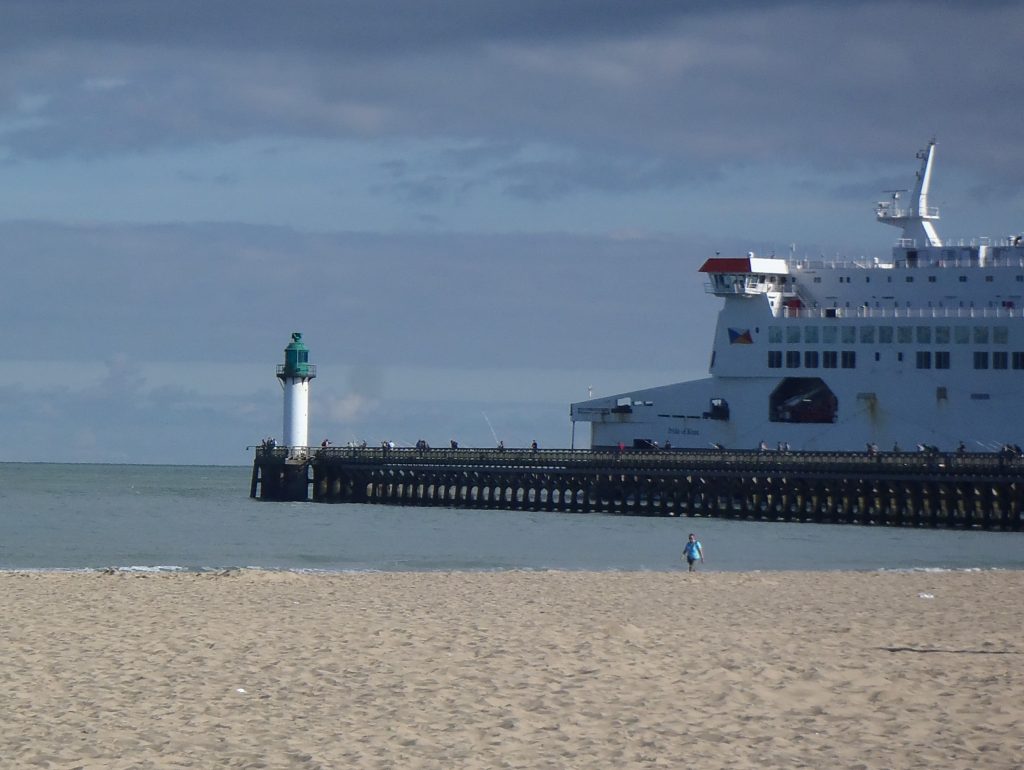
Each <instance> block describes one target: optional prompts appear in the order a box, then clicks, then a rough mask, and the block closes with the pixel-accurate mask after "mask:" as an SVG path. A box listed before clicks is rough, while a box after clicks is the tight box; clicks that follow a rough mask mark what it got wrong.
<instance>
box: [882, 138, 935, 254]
mask: <svg viewBox="0 0 1024 770" xmlns="http://www.w3.org/2000/svg"><path fill="white" fill-rule="evenodd" d="M917 158H918V159H919V160H920V161H921V168H920V169H919V170H918V172H917V179H916V181H915V183H914V190H913V192H912V193H911V194H910V201H909V205H908V206H902V205H901V201H900V193H901V192H905V191H904V190H894V191H892V197H891V198H890V199H889V200H887V201H881V202H879V204H878V207H877V208H876V209H875V216H876V217H877V219H878V221H879V222H883V223H884V224H887V225H893V226H894V227H902V228H903V235H902V236H901V238H900V240H901V242H903V243H904V245H908V246H941V245H942V241H941V240H940V239H939V236H938V234H936V232H935V227H934V225H932V222H933V221H935V220H937V219H938V218H939V210H938V208H936V207H934V206H929V205H928V189H929V188H930V187H931V184H932V163H933V162H934V160H935V140H934V139H932V140H931V141H930V142H928V148H927V149H924V150H921V151H920V152H918V153H917Z"/></svg>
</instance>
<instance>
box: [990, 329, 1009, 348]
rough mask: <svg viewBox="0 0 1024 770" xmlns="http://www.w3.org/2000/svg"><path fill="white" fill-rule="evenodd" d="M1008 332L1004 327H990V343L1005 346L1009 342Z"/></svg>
mask: <svg viewBox="0 0 1024 770" xmlns="http://www.w3.org/2000/svg"><path fill="white" fill-rule="evenodd" d="M1009 337H1010V330H1009V329H1008V328H1007V327H1005V326H993V327H992V342H993V343H995V344H996V345H1005V344H1006V343H1007V342H1009V341H1010V340H1009Z"/></svg>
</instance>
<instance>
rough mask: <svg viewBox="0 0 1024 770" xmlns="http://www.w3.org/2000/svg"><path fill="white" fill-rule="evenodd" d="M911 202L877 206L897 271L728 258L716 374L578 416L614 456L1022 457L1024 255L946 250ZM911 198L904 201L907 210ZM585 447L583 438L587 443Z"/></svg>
mask: <svg viewBox="0 0 1024 770" xmlns="http://www.w3.org/2000/svg"><path fill="white" fill-rule="evenodd" d="M917 158H918V159H919V160H920V168H919V170H918V171H917V175H916V182H915V185H914V188H913V191H912V192H911V193H910V194H909V196H906V191H898V192H894V193H892V195H891V197H890V198H889V199H887V200H885V201H882V202H880V203H878V204H877V208H876V211H875V215H876V218H877V220H878V221H879V222H882V223H884V224H887V225H894V226H896V227H899V228H901V229H902V234H901V236H900V237H899V239H898V240H897V242H896V244H895V246H894V247H893V249H892V255H891V256H890V257H888V258H874V259H870V260H858V261H830V260H808V259H794V258H789V259H779V258H775V257H768V258H766V257H759V256H755V255H754V254H753V253H748V254H747V256H745V257H721V256H715V257H712V258H710V259H708V260H707V261H706V262H705V263H704V264H703V266H702V267H701V268H700V272H702V273H704V274H705V275H706V276H707V283H706V290H707V291H708V292H709V293H711V294H714V295H715V296H716V297H721V298H722V300H723V305H722V309H721V311H720V312H719V315H718V322H717V327H716V329H715V338H714V345H713V348H712V353H711V364H710V371H709V374H710V376H709V377H707V378H704V379H700V380H694V381H690V382H682V383H676V384H672V385H664V386H661V387H655V388H649V389H643V390H637V391H633V392H629V393H620V394H617V395H613V396H607V397H603V398H595V399H590V400H587V401H581V402H578V403H574V404H572V405H571V407H570V418H571V420H572V422H573V435H574V437H575V433H576V423H578V422H585V423H590V426H591V431H590V432H591V440H590V444H591V446H592V448H595V449H599V448H600V449H607V448H643V449H647V448H653V447H658V448H676V447H679V448H705V449H706V448H708V447H715V446H717V447H723V448H728V449H757V448H760V449H772V450H775V449H790V450H793V451H797V450H815V451H820V450H837V451H865V449H867V450H875V449H878V450H881V451H910V450H914V449H922V448H923V449H938V450H942V451H954V450H960V451H996V450H999V449H1001V448H1005V447H1008V446H1009V447H1013V446H1015V445H1017V444H1019V443H1024V420H1022V419H1021V417H1020V416H1019V415H1020V410H1021V407H1022V404H1021V403H1020V401H1021V399H1020V396H1021V394H1022V392H1024V320H1022V310H1024V300H1022V295H1024V243H1022V238H1021V236H1020V235H1016V236H1011V237H1008V238H1001V239H989V238H979V239H977V240H974V241H966V242H965V241H958V242H952V241H942V240H941V239H940V238H939V236H938V234H937V233H936V230H935V221H936V220H938V218H939V213H938V210H937V209H936V208H935V207H933V206H930V205H929V203H928V191H929V187H930V185H931V178H932V166H933V163H934V160H935V140H934V139H933V140H932V141H931V142H929V144H928V147H927V148H926V149H924V150H922V151H920V152H919V153H918V154H917ZM904 196H906V197H904ZM574 441H575V439H574Z"/></svg>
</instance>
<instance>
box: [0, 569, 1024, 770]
mask: <svg viewBox="0 0 1024 770" xmlns="http://www.w3.org/2000/svg"><path fill="white" fill-rule="evenodd" d="M1022 596H1024V572H955V573H950V572H944V573H924V572H915V573H806V572H805V573H795V572H765V573H747V574H745V573H713V572H703V573H697V574H693V575H688V574H686V573H685V572H642V573H583V572H494V573H369V574H345V575H309V574H293V573H283V572H282V573H275V572H260V571H231V572H228V573H221V574H212V573H206V574H160V575H157V574H138V573H114V574H102V573H91V574H88V573H78V574H67V573H3V574H0V606H2V608H3V631H2V634H0V656H2V657H0V693H2V694H3V697H2V699H0V765H2V766H3V767H4V768H8V767H9V768H60V769H61V770H70V769H71V768H85V769H92V768H263V767H266V768H347V767H354V768H480V769H481V770H482V769H483V768H634V767H636V768H646V767H657V768H660V767H665V768H685V767H699V768H702V770H706V769H707V768H802V767H806V768H930V769H931V768H1018V767H1020V766H1021V764H1022V762H1024V639H1022V632H1024V629H1022V616H1024V602H1022Z"/></svg>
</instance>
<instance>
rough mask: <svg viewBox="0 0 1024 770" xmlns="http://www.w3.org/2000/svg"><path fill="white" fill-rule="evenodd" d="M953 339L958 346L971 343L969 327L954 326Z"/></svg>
mask: <svg viewBox="0 0 1024 770" xmlns="http://www.w3.org/2000/svg"><path fill="white" fill-rule="evenodd" d="M953 339H954V341H955V342H956V344H957V345H966V344H967V343H968V342H970V341H971V329H970V327H969V326H954V327H953Z"/></svg>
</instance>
